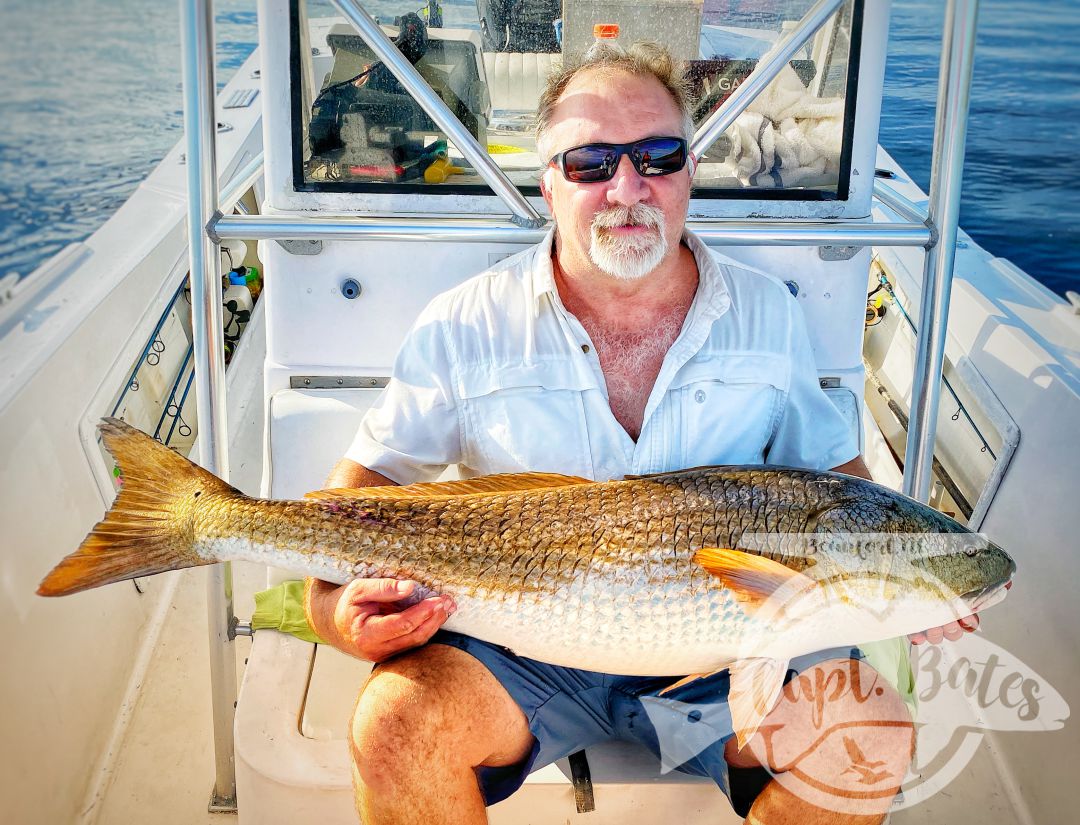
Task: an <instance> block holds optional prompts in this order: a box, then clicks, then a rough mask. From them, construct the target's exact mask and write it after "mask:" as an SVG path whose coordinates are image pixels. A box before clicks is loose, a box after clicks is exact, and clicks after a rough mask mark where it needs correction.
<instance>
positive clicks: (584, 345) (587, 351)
mask: <svg viewBox="0 0 1080 825" xmlns="http://www.w3.org/2000/svg"><path fill="white" fill-rule="evenodd" d="M581 351H582V352H583V353H585V354H586V355H588V354H589V345H588V344H582V345H581Z"/></svg>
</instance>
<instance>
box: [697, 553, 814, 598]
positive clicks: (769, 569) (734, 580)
mask: <svg viewBox="0 0 1080 825" xmlns="http://www.w3.org/2000/svg"><path fill="white" fill-rule="evenodd" d="M694 561H695V562H697V563H698V564H700V565H701V566H702V567H704V568H705V570H707V571H708V572H709V574H710V575H712V576H716V578H718V579H720V581H721V582H722V583H723V585H724V587H726V588H727V589H728V590H731V591H733V592H734V593H735V594H736V597H737V598H739V599H740V600H742V601H744V602H748V603H750V605H751V606H754V607H760V606H761V605H762V604H764V603H765V602H766V601H768V599H769V598H770V597H771V596H772V595H773V594H774V593H776V591H778V590H779V589H780V588H782V587H785V586H789V587H790V588H791V589H790V591H789V592H791V593H792V594H795V593H799V592H802V591H803V590H805V589H807V588H809V587H813V586H814V584H815V582H814V580H813V579H811V578H810V577H809V576H807V575H805V574H803V573H800V572H798V571H797V570H792V569H791V568H790V567H786V566H785V565H783V564H781V563H780V562H778V561H773V560H772V559H768V558H765V557H764V556H759V555H757V554H756V553H750V552H747V551H745V550H732V549H730V548H727V547H703V548H701V549H700V550H698V551H697V552H696V553H695V554H694Z"/></svg>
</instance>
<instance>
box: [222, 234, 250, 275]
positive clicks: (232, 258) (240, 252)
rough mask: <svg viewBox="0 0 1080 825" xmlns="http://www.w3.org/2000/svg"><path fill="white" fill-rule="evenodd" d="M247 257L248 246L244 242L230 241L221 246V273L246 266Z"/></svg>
mask: <svg viewBox="0 0 1080 825" xmlns="http://www.w3.org/2000/svg"><path fill="white" fill-rule="evenodd" d="M246 257H247V244H246V243H244V242H243V241H229V242H228V243H223V244H222V245H221V271H222V272H229V271H231V270H233V269H237V268H238V267H241V266H243V265H244V258H246Z"/></svg>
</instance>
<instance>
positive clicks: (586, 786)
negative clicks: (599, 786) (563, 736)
mask: <svg viewBox="0 0 1080 825" xmlns="http://www.w3.org/2000/svg"><path fill="white" fill-rule="evenodd" d="M570 780H571V781H572V782H573V783H574V804H575V805H576V806H577V812H578V813H579V814H587V813H588V812H589V811H595V810H596V800H595V799H593V787H592V774H591V773H590V772H589V758H588V757H587V756H586V755H585V751H577V752H576V753H572V754H570Z"/></svg>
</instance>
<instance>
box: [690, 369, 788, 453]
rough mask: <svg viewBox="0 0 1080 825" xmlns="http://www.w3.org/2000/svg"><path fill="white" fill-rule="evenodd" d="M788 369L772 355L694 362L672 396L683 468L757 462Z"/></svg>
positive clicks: (778, 411) (776, 416)
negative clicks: (674, 402)
mask: <svg viewBox="0 0 1080 825" xmlns="http://www.w3.org/2000/svg"><path fill="white" fill-rule="evenodd" d="M789 371H790V366H789V362H788V361H787V359H785V358H784V357H783V356H780V355H774V354H771V353H761V354H756V353H755V354H739V355H721V356H718V357H713V358H708V359H703V360H695V361H691V362H690V363H688V364H687V365H686V366H685V367H683V369H681V370H680V371H679V374H678V375H677V376H676V380H675V381H674V382H673V383H672V387H671V389H670V391H669V392H671V393H672V394H673V395H674V396H675V398H676V399H677V403H676V405H675V406H676V407H677V408H678V409H679V412H680V413H681V425H682V426H681V435H682V438H681V442H682V447H683V456H684V462H685V464H686V466H688V467H693V466H700V465H705V464H758V463H761V462H762V461H764V457H765V449H766V447H767V446H768V443H769V440H770V439H771V438H772V434H773V432H774V431H775V429H776V424H777V421H778V419H779V416H780V414H781V412H782V411H783V402H784V395H785V392H786V390H787V385H788V379H789Z"/></svg>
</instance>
